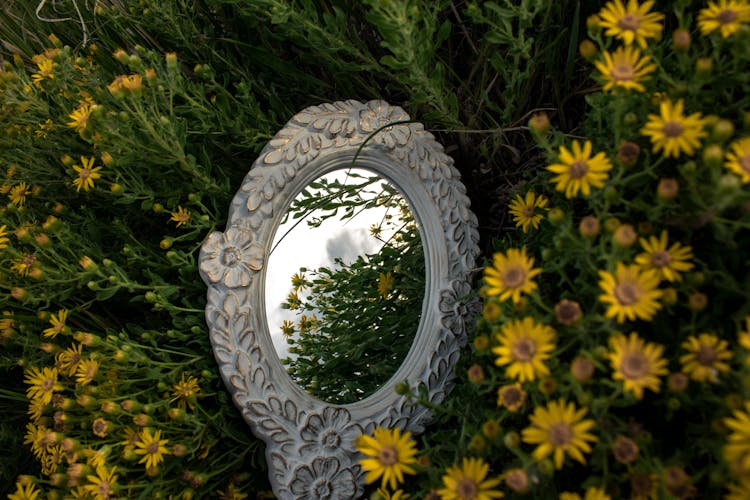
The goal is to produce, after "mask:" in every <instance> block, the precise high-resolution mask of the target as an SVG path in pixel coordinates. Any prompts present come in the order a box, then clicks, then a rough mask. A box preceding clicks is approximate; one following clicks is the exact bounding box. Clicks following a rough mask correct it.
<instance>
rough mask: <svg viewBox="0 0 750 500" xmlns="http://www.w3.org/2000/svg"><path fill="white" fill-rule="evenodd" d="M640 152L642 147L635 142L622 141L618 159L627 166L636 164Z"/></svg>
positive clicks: (618, 149)
mask: <svg viewBox="0 0 750 500" xmlns="http://www.w3.org/2000/svg"><path fill="white" fill-rule="evenodd" d="M640 154H641V147H640V146H639V145H638V144H636V143H635V142H631V141H622V142H621V143H620V146H619V147H618V148H617V160H618V161H619V162H620V163H622V164H623V165H624V166H626V167H630V166H632V165H635V163H636V162H637V161H638V156H639V155H640Z"/></svg>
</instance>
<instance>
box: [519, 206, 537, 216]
mask: <svg viewBox="0 0 750 500" xmlns="http://www.w3.org/2000/svg"><path fill="white" fill-rule="evenodd" d="M521 213H522V214H523V216H524V217H533V216H534V207H523V210H521Z"/></svg>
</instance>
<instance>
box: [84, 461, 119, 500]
mask: <svg viewBox="0 0 750 500" xmlns="http://www.w3.org/2000/svg"><path fill="white" fill-rule="evenodd" d="M116 472H117V467H112V469H110V470H108V469H107V467H105V466H104V465H101V466H99V467H97V468H96V475H92V474H89V475H87V476H86V479H87V480H88V482H89V484H87V485H85V486H84V487H83V490H84V491H86V492H88V493H89V494H91V495H93V496H94V498H95V499H96V500H108V499H110V498H113V497H114V495H115V487H116V486H117V474H115V473H116Z"/></svg>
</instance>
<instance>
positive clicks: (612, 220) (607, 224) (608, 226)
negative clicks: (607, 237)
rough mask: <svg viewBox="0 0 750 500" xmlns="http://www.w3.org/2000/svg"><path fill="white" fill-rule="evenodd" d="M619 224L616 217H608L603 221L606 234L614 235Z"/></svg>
mask: <svg viewBox="0 0 750 500" xmlns="http://www.w3.org/2000/svg"><path fill="white" fill-rule="evenodd" d="M620 225H621V222H620V219H618V218H617V217H609V218H608V219H606V220H605V221H604V230H605V231H607V232H608V233H614V232H615V231H617V228H618V227H620Z"/></svg>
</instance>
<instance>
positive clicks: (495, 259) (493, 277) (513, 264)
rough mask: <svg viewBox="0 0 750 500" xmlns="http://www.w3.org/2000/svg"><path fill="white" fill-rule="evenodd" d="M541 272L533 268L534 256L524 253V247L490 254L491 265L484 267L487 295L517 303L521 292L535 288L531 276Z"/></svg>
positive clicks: (501, 300)
mask: <svg viewBox="0 0 750 500" xmlns="http://www.w3.org/2000/svg"><path fill="white" fill-rule="evenodd" d="M541 272H542V270H541V269H536V268H534V258H533V257H528V256H527V255H526V249H525V248H521V249H518V248H510V249H508V251H507V252H506V253H505V254H503V253H501V252H497V253H496V254H495V255H493V256H492V265H491V266H487V267H485V268H484V281H485V283H486V284H487V292H486V293H487V296H488V297H493V296H496V295H497V296H498V300H500V302H504V301H506V300H508V299H512V300H513V303H514V304H517V303H518V302H520V300H521V294H522V293H531V292H533V291H534V290H536V286H537V285H536V283H535V282H534V281H532V278H534V276H536V275H537V274H539V273H541Z"/></svg>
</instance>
